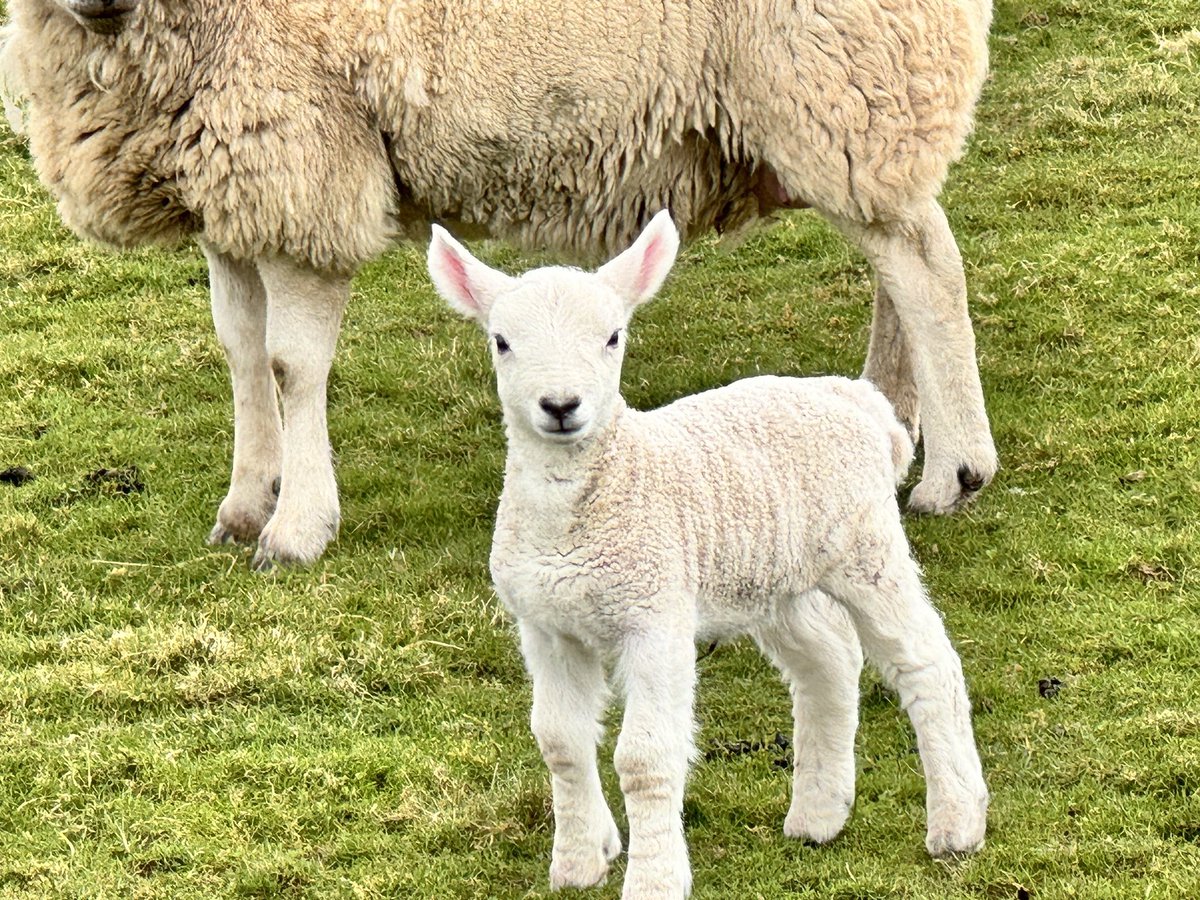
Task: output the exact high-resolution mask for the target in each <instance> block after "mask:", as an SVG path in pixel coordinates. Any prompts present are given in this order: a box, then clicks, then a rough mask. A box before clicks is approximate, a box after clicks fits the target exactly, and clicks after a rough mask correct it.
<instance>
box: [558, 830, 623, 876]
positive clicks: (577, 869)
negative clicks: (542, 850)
mask: <svg viewBox="0 0 1200 900" xmlns="http://www.w3.org/2000/svg"><path fill="white" fill-rule="evenodd" d="M607 830H608V833H607V834H606V835H605V838H604V840H603V841H601V843H600V844H599V846H594V845H593V846H592V847H590V848H580V849H578V850H567V849H563V850H559V849H555V851H554V858H553V859H552V860H551V861H550V890H552V891H557V890H561V889H562V888H587V887H594V886H595V885H598V884H603V883H604V880H605V879H606V878H607V877H608V864H609V863H611V862H612V861H613V860H614V859H616V858H617V857H618V856H619V855H620V853H621V832H620V831H618V830H617V825H616V823H615V822H613V820H612V816H611V815H610V816H609V819H608V823H607Z"/></svg>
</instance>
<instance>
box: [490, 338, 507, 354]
mask: <svg viewBox="0 0 1200 900" xmlns="http://www.w3.org/2000/svg"><path fill="white" fill-rule="evenodd" d="M492 337H493V338H494V339H495V341H496V352H497V353H507V352H508V349H509V348H508V341H506V340H505V339H504V336H503V335H499V334H495V335H492Z"/></svg>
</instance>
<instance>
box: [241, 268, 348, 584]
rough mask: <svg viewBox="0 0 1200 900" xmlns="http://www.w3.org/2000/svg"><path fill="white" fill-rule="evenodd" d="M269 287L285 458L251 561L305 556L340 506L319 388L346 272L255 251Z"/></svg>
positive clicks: (324, 536)
mask: <svg viewBox="0 0 1200 900" xmlns="http://www.w3.org/2000/svg"><path fill="white" fill-rule="evenodd" d="M258 272H259V275H260V276H261V278H262V281H263V286H264V287H265V288H266V292H267V341H266V347H267V355H268V357H269V359H270V363H271V371H272V372H273V374H274V376H275V382H276V384H277V385H278V387H279V393H280V396H281V397H282V398H283V422H284V427H283V464H282V475H281V482H280V488H279V502H278V504H277V505H276V507H275V514H274V515H273V516H272V517H271V520H270V521H269V522H268V523H267V524H266V527H264V528H263V530H262V533H261V534H260V535H259V539H258V552H257V553H256V554H255V557H254V566H255V568H258V569H263V568H269V567H270V566H271V564H272V563H274V562H298V563H309V562H312V561H314V560H315V559H316V558H317V557H319V556H320V555H321V553H322V552H323V551H324V550H325V546H326V545H327V544H328V543H329V542H330V541H331V540H333V538H334V536H335V535H336V534H337V529H338V519H339V507H338V495H337V482H336V481H335V479H334V475H333V460H332V459H331V456H330V449H329V434H328V429H327V426H326V419H325V388H326V382H327V379H328V377H329V368H330V365H331V364H332V362H333V351H334V346H335V345H336V344H337V335H338V329H339V327H340V326H341V322H342V312H343V310H344V309H345V306H346V301H347V300H348V299H349V296H350V279H349V277H347V276H341V275H332V274H327V273H323V272H319V271H316V270H314V269H312V268H309V267H308V266H306V265H303V264H299V263H295V262H292V261H291V260H288V259H284V258H270V259H260V260H259V261H258Z"/></svg>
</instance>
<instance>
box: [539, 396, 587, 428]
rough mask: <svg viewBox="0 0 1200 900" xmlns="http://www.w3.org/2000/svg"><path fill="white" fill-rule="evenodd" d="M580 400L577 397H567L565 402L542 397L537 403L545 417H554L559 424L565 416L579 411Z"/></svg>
mask: <svg viewBox="0 0 1200 900" xmlns="http://www.w3.org/2000/svg"><path fill="white" fill-rule="evenodd" d="M580 402H581V401H580V399H579V398H578V397H567V398H566V399H565V400H561V401H559V400H553V399H551V398H550V397H543V398H542V399H541V400H539V401H538V406H540V407H541V408H542V409H543V411H545V413H546V414H547V415H550V416H554V418H556V419H558V421H559V422H562V421H564V420H565V419H566V418H567V416H569V415H570V414H571V413H573V412H575V410H577V409H579V404H580Z"/></svg>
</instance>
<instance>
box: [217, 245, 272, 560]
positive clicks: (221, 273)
mask: <svg viewBox="0 0 1200 900" xmlns="http://www.w3.org/2000/svg"><path fill="white" fill-rule="evenodd" d="M204 255H205V256H206V257H208V273H209V278H208V281H209V290H210V291H211V293H212V316H213V324H214V325H215V326H216V330H217V340H218V341H220V343H221V347H222V348H223V349H224V351H225V359H226V361H227V362H228V363H229V378H230V381H231V382H232V384H233V475H232V477H231V478H230V480H229V493H228V494H226V495H225V499H224V500H223V501H221V508H220V509H219V510H218V511H217V523H216V525H214V526H213V529H212V531H211V532H210V533H209V536H208V542H209V543H210V544H224V543H226V542H228V541H253V540H255V539H257V538H258V535H259V532H261V531H262V529H263V526H264V525H266V524H267V521H268V520H269V519H270V518H271V513H272V512H274V511H275V480H276V479H277V478H278V477H279V466H280V460H281V458H282V452H283V451H282V448H283V425H282V423H281V421H280V418H279V403H278V401H277V399H276V397H275V379H274V378H273V377H272V375H271V363H270V360H269V359H268V358H267V295H266V292H265V291H264V289H263V285H262V280H261V279H260V278H259V277H258V269H257V268H256V267H255V265H254V263H251V262H245V261H242V260H237V259H234V258H233V257H231V256H229V255H227V254H225V253H221V252H220V251H217V250H214V249H213V248H211V247H207V246H206V247H204Z"/></svg>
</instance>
